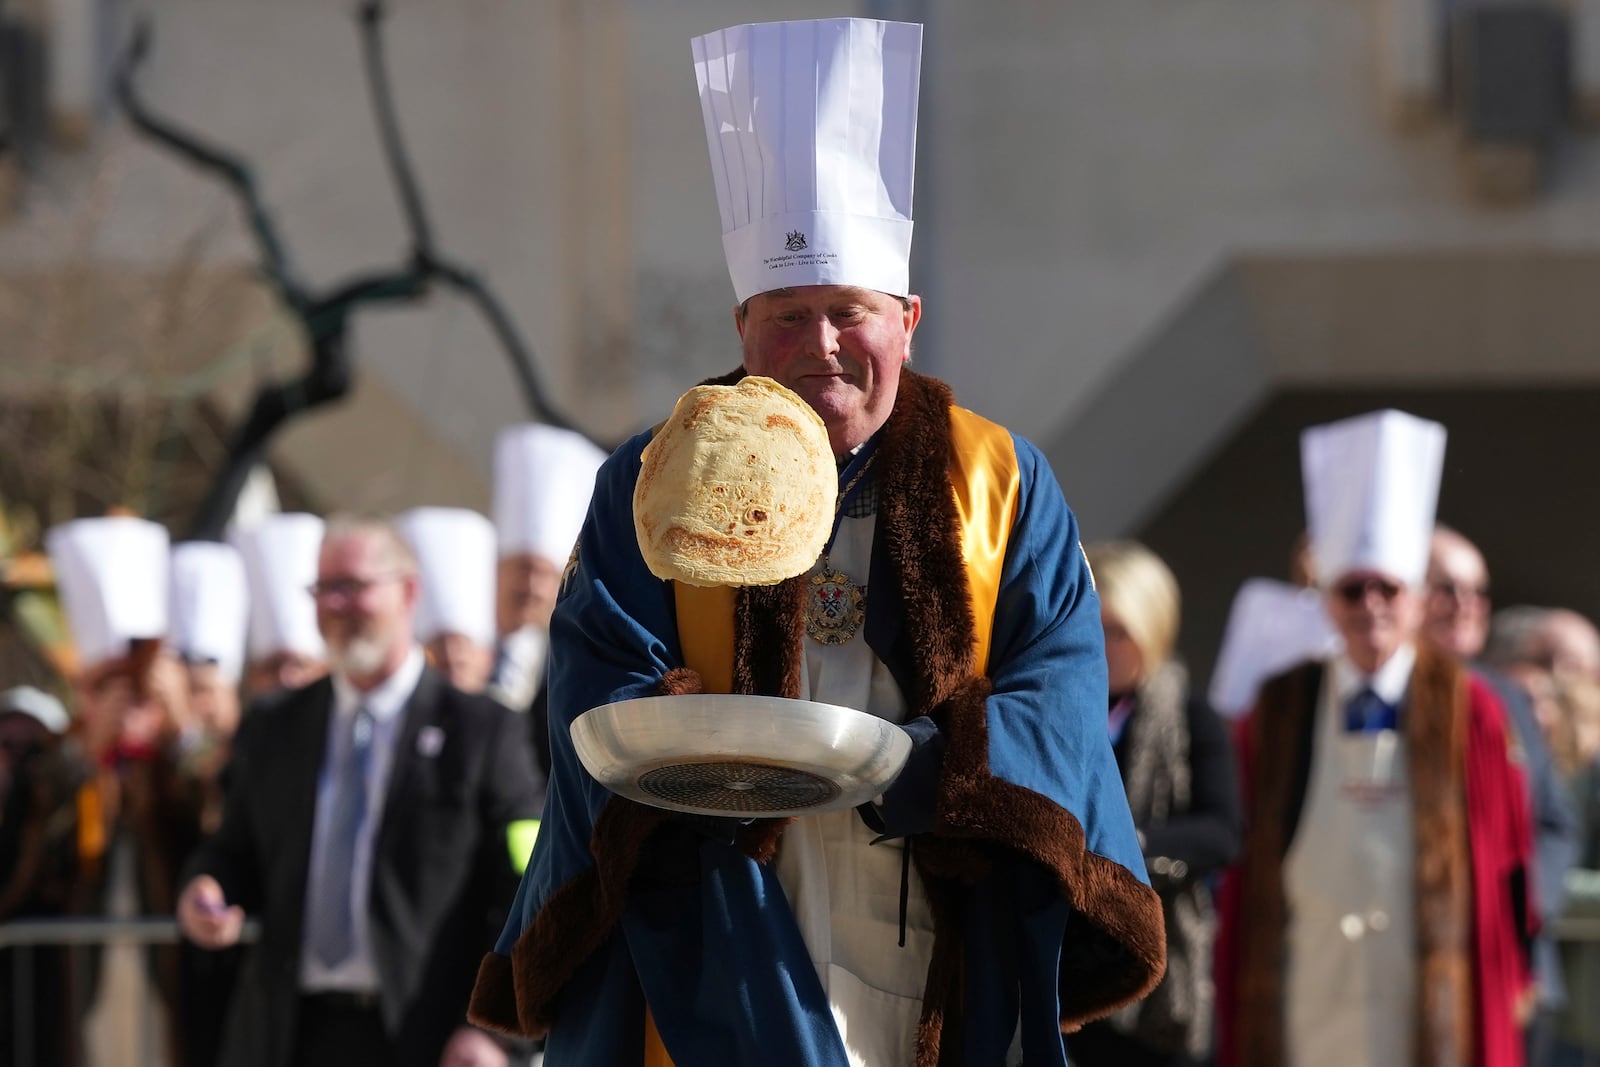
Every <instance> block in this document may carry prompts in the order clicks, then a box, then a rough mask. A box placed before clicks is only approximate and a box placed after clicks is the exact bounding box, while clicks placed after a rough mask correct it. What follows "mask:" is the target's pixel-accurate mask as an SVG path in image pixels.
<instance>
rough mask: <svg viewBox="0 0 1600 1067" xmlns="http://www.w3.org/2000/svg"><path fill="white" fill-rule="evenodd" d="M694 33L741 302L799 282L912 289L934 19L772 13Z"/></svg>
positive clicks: (725, 238) (725, 241)
mask: <svg viewBox="0 0 1600 1067" xmlns="http://www.w3.org/2000/svg"><path fill="white" fill-rule="evenodd" d="M693 47H694V70H695V79H696V81H697V82H698V83H699V88H700V109H701V113H702V116H703V118H704V120H705V130H706V141H707V146H708V147H709V149H710V152H711V173H712V177H713V180H714V182H715V185H716V190H717V206H718V208H719V210H720V211H721V215H722V245H723V251H724V252H725V253H726V255H727V259H728V273H729V274H730V275H731V276H732V278H733V289H734V293H735V294H736V296H737V298H738V300H739V302H740V303H743V302H744V301H745V300H748V299H749V298H750V297H752V296H754V295H756V294H757V293H764V292H768V291H769V290H772V289H782V288H788V287H793V286H800V285H858V286H861V287H863V288H866V289H877V290H879V291H881V292H885V293H891V294H893V295H896V296H905V295H907V294H909V293H910V292H911V288H910V258H911V225H912V221H911V192H912V179H913V175H914V171H915V163H916V154H917V95H918V88H919V82H920V79H921V68H922V27H921V26H918V25H916V24H914V23H904V22H880V21H877V20H874V19H856V18H841V19H819V20H815V21H807V22H765V23H756V24H754V25H746V26H733V27H730V28H728V29H725V30H719V31H717V32H716V33H708V34H706V35H705V36H703V37H696V38H695V39H694V42H693Z"/></svg>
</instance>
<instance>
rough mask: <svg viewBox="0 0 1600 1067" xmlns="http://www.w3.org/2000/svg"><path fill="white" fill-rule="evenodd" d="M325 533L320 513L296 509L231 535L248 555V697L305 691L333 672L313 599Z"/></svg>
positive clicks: (269, 517) (234, 543) (238, 547)
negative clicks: (326, 657) (281, 690)
mask: <svg viewBox="0 0 1600 1067" xmlns="http://www.w3.org/2000/svg"><path fill="white" fill-rule="evenodd" d="M322 531H323V522H322V520H321V519H320V518H318V517H317V516H315V515H307V514H304V513H301V512H290V513H286V514H282V515H269V516H268V517H267V518H266V519H264V520H262V521H261V522H259V523H257V524H256V525H254V526H250V527H248V528H245V529H242V530H236V531H234V532H233V534H232V535H231V536H230V541H231V542H232V544H233V545H234V547H236V548H237V549H238V550H239V554H240V555H241V557H243V559H244V568H245V577H246V579H247V581H248V584H249V600H250V627H249V644H248V646H247V647H248V660H247V664H246V668H245V685H244V690H245V697H246V698H247V699H248V698H253V697H257V696H261V695H262V694H264V693H269V692H272V691H274V690H278V689H299V688H301V687H303V686H307V685H310V684H311V683H312V682H314V681H316V680H317V679H318V678H321V677H322V676H323V675H324V674H326V673H327V663H326V660H325V656H326V650H325V648H324V646H323V643H322V632H321V631H320V630H319V629H317V607H316V602H315V601H314V600H313V599H312V597H311V585H312V583H313V582H315V581H316V580H317V553H318V552H320V551H321V550H322Z"/></svg>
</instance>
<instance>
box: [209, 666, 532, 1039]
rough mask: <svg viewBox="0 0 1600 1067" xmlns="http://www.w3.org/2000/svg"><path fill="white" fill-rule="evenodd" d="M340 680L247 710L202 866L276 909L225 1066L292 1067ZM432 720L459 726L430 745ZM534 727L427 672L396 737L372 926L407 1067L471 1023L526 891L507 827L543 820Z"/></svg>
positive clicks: (253, 965) (239, 896) (393, 1032)
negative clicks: (317, 827)
mask: <svg viewBox="0 0 1600 1067" xmlns="http://www.w3.org/2000/svg"><path fill="white" fill-rule="evenodd" d="M332 708H333V685H332V683H331V682H330V681H328V680H327V679H324V680H322V681H320V682H317V683H315V684H313V685H310V686H308V687H306V688H304V689H300V690H296V691H294V692H289V693H285V694H281V695H279V696H278V697H276V698H275V699H272V700H270V701H269V702H267V703H265V704H263V705H262V706H260V707H258V708H256V709H254V710H252V711H251V712H250V713H249V714H248V715H246V716H245V718H244V721H243V724H242V725H241V727H240V730H239V734H238V737H237V738H236V740H235V742H234V754H233V763H232V765H231V767H230V769H229V775H230V777H229V782H228V793H227V799H226V802H225V805H224V813H223V819H222V825H221V827H220V828H219V829H218V831H217V833H216V834H215V835H213V836H212V837H211V838H210V839H208V840H207V841H206V842H204V843H203V844H202V845H201V846H200V848H199V849H198V851H197V852H196V854H195V856H194V858H193V859H192V860H191V861H190V864H189V871H188V874H189V876H191V877H192V876H193V875H195V874H201V873H204V874H210V875H211V876H213V877H214V878H216V879H217V880H218V881H219V882H220V883H221V884H222V887H223V891H224V892H225V893H226V894H227V898H228V900H229V902H230V903H233V904H239V905H242V906H243V907H244V909H245V910H246V912H247V913H249V914H251V915H257V916H260V918H261V939H260V942H259V943H258V944H257V946H256V948H255V950H254V951H253V952H252V953H251V954H250V959H249V961H248V963H247V964H246V966H245V970H244V972H243V974H242V975H241V978H240V983H239V989H238V992H237V994H236V995H235V997H234V1002H233V1005H232V1009H231V1011H230V1014H229V1022H228V1035H227V1039H226V1042H225V1046H224V1056H223V1060H222V1062H224V1063H226V1064H228V1065H229V1067H288V1064H289V1062H290V1056H291V1053H292V1050H293V1047H294V1033H295V1023H296V1019H297V1015H298V1007H299V996H300V989H299V977H300V941H301V934H302V924H303V920H304V912H305V892H306V878H307V876H308V871H309V870H310V856H311V835H312V825H313V816H314V813H315V808H316V791H317V775H318V771H319V769H320V767H321V764H322V761H323V758H324V748H325V745H326V739H327V726H328V716H329V714H330V713H331V710H332ZM425 726H432V727H434V728H436V729H438V730H440V731H442V732H443V734H444V739H445V740H444V744H443V746H442V748H440V749H439V750H438V751H437V752H436V753H434V754H432V755H425V754H423V753H422V752H419V750H418V745H417V738H418V735H419V733H420V731H421V730H422V729H423V727H425ZM525 731H526V724H525V723H524V722H523V720H522V718H521V716H516V715H512V714H511V713H510V712H508V711H506V709H504V708H502V707H501V706H500V705H499V704H496V703H495V702H494V701H492V700H490V699H488V698H487V697H481V696H469V695H467V694H465V693H462V692H460V691H459V690H456V689H453V688H451V687H450V686H449V685H448V684H446V682H445V681H444V680H443V679H442V678H441V677H440V676H439V675H437V674H435V673H434V672H433V671H432V670H424V671H423V673H422V679H421V681H420V682H419V683H418V685H417V690H416V692H415V693H414V694H413V695H412V697H411V699H410V701H409V702H408V703H407V705H406V708H405V711H404V717H403V719H402V721H401V725H400V729H399V732H398V734H397V735H396V737H395V741H394V744H395V748H394V761H393V765H392V769H391V771H390V777H389V783H388V786H387V794H386V800H385V803H384V809H383V818H382V823H381V824H380V828H379V831H378V837H377V840H376V842H375V843H374V846H373V847H374V855H373V866H372V887H371V899H370V903H369V908H370V910H369V930H370V932H371V944H372V952H373V955H374V957H375V960H374V962H375V964H376V967H377V971H378V974H379V981H380V983H381V985H382V989H381V1001H382V1009H383V1017H384V1021H385V1024H386V1026H387V1029H388V1031H389V1033H390V1036H391V1037H392V1038H393V1040H394V1043H395V1047H396V1048H397V1049H398V1051H399V1056H398V1058H397V1059H396V1060H395V1064H396V1067H435V1065H436V1064H437V1063H438V1060H439V1055H440V1052H441V1051H442V1050H443V1047H444V1044H445V1042H446V1041H447V1040H448V1039H449V1036H450V1033H451V1031H452V1030H453V1029H454V1028H455V1027H457V1026H458V1025H460V1024H461V1023H462V1022H463V1021H464V1020H465V1016H466V1006H467V998H468V996H469V994H470V993H471V992H472V984H473V980H474V978H475V977H476V974H477V968H478V961H479V960H480V959H481V958H482V957H483V954H484V953H485V952H486V951H488V950H489V949H490V948H491V947H493V944H494V939H495V937H496V935H497V934H498V933H499V931H500V926H501V923H502V922H503V921H504V918H505V912H506V909H507V908H508V907H509V906H510V903H511V899H512V897H513V896H514V895H515V893H516V888H517V881H518V872H517V871H516V869H515V868H514V867H513V866H512V862H511V856H510V852H509V850H508V847H507V841H506V833H505V831H506V826H507V824H509V823H511V822H513V821H516V820H520V819H535V818H538V816H539V811H538V800H537V797H536V789H537V772H536V771H535V770H534V769H533V766H532V761H531V759H530V755H529V751H528V744H527V740H526V733H525Z"/></svg>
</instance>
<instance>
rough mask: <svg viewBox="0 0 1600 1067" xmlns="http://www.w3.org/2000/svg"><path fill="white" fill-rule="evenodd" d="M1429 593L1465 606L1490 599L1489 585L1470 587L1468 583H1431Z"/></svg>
mask: <svg viewBox="0 0 1600 1067" xmlns="http://www.w3.org/2000/svg"><path fill="white" fill-rule="evenodd" d="M1428 592H1429V593H1432V594H1433V595H1435V596H1442V597H1444V598H1446V599H1448V600H1459V601H1461V602H1462V603H1464V604H1465V603H1470V602H1472V601H1475V600H1487V599H1489V587H1488V586H1487V585H1469V584H1467V583H1466V582H1429V583H1428Z"/></svg>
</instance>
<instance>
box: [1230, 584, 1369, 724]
mask: <svg viewBox="0 0 1600 1067" xmlns="http://www.w3.org/2000/svg"><path fill="white" fill-rule="evenodd" d="M1339 646H1340V639H1339V634H1338V631H1336V630H1335V629H1334V628H1333V621H1332V620H1331V619H1329V618H1328V609H1327V606H1326V605H1325V603H1324V601H1323V598H1322V597H1321V596H1319V595H1318V594H1317V592H1316V590H1314V589H1305V588H1302V587H1300V586H1297V585H1290V584H1289V583H1288V582H1276V581H1273V580H1272V579H1270V578H1251V579H1249V580H1248V581H1246V582H1245V583H1244V584H1243V585H1241V586H1240V587H1239V592H1238V593H1236V594H1235V595H1234V598H1233V607H1232V608H1230V609H1229V611H1228V624H1227V626H1226V627H1225V628H1224V629H1223V633H1222V647H1221V649H1220V650H1219V651H1218V653H1217V665H1216V667H1215V669H1214V670H1212V672H1211V688H1210V690H1209V694H1208V695H1209V696H1210V699H1211V706H1212V707H1213V708H1215V709H1216V710H1217V712H1218V713H1219V714H1221V715H1224V716H1227V717H1228V718H1234V717H1236V716H1239V715H1243V714H1244V713H1245V712H1247V711H1249V710H1250V708H1251V706H1252V705H1253V704H1254V703H1255V700H1256V696H1257V694H1258V693H1259V692H1260V690H1261V685H1262V683H1263V682H1265V681H1266V680H1267V679H1269V678H1273V677H1275V676H1277V675H1279V674H1282V673H1283V672H1284V671H1286V670H1288V669H1289V668H1290V667H1293V666H1295V665H1296V664H1299V663H1304V662H1305V661H1307V660H1314V659H1325V658H1327V657H1328V656H1332V655H1334V654H1335V653H1337V652H1338V651H1339Z"/></svg>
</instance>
